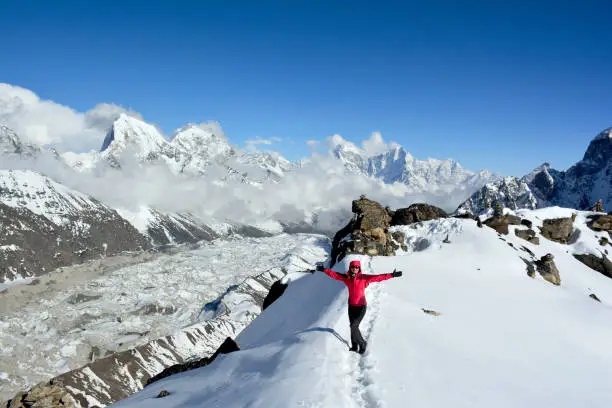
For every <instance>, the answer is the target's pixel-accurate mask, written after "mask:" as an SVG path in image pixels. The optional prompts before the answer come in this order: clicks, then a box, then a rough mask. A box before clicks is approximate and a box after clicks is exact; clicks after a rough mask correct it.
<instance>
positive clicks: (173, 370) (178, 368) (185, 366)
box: [145, 337, 240, 386]
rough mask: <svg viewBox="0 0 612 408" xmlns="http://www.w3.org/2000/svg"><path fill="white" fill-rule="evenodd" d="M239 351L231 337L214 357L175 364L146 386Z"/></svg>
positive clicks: (222, 344) (153, 378) (149, 381)
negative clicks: (220, 355)
mask: <svg viewBox="0 0 612 408" xmlns="http://www.w3.org/2000/svg"><path fill="white" fill-rule="evenodd" d="M239 350H240V347H239V346H238V344H237V343H236V342H235V341H234V340H233V339H232V338H231V337H228V338H226V339H225V341H223V343H221V345H220V346H219V348H218V349H217V351H215V353H214V354H213V355H212V356H210V357H204V358H200V359H197V360H193V361H189V362H187V363H182V364H175V365H173V366H170V367H168V368H166V369H164V371H162V372H161V373H159V374H157V375H155V376H153V377H151V378H149V380H148V381H147V383H146V385H149V384H151V383H154V382H155V381H159V380H161V379H162V378H166V377H169V376H171V375H173V374H178V373H182V372H184V371H189V370H193V369H196V368H199V367H204V366H207V365H209V364H210V363H212V362H213V361H214V360H215V359H216V358H217V356H218V355H219V354H229V353H232V352H234V351H239ZM146 385H145V386H146Z"/></svg>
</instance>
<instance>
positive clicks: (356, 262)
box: [349, 261, 361, 273]
mask: <svg viewBox="0 0 612 408" xmlns="http://www.w3.org/2000/svg"><path fill="white" fill-rule="evenodd" d="M353 266H356V267H358V268H359V272H357V273H361V262H360V261H351V263H349V272H350V271H351V267H353Z"/></svg>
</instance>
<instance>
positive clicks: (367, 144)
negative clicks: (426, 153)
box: [323, 132, 400, 156]
mask: <svg viewBox="0 0 612 408" xmlns="http://www.w3.org/2000/svg"><path fill="white" fill-rule="evenodd" d="M338 145H340V146H343V147H344V149H345V150H348V151H353V152H357V153H359V154H364V155H366V156H375V155H377V154H381V153H383V152H386V151H389V150H390V149H393V148H395V147H399V146H400V145H399V144H397V143H396V142H391V143H385V141H384V140H383V137H382V135H381V134H380V132H373V133H372V134H371V135H370V137H369V138H368V139H366V140H364V141H362V142H361V147H357V145H355V144H354V143H352V142H350V141H348V140H347V139H345V138H344V137H342V136H341V135H339V134H334V135H332V136H329V137H328V138H327V139H325V141H324V143H323V146H324V147H326V148H327V149H328V150H330V151H331V150H334V149H335V148H336V147H337V146H338Z"/></svg>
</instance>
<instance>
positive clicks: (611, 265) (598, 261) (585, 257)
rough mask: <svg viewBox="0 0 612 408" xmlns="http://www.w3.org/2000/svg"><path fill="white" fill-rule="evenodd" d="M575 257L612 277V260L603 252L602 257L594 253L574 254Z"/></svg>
mask: <svg viewBox="0 0 612 408" xmlns="http://www.w3.org/2000/svg"><path fill="white" fill-rule="evenodd" d="M574 258H576V259H577V260H579V261H580V262H582V263H583V264H585V265H586V266H588V267H589V268H591V269H593V270H595V271H597V272H599V273H601V274H603V275H605V276H607V277H608V278H612V262H611V261H610V260H609V259H608V258H607V257H606V256H605V255H604V254H601V258H600V257H598V256H595V255H593V254H574Z"/></svg>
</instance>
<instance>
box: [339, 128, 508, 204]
mask: <svg viewBox="0 0 612 408" xmlns="http://www.w3.org/2000/svg"><path fill="white" fill-rule="evenodd" d="M332 143H334V144H335V147H334V148H333V149H332V154H333V156H334V157H336V158H338V159H339V160H340V161H342V163H343V165H344V167H345V169H346V171H347V172H349V173H352V174H363V175H366V176H368V177H374V178H377V179H380V180H382V181H383V182H384V183H386V184H392V183H403V184H406V185H408V186H410V187H412V189H413V190H414V191H427V192H436V191H451V190H455V189H458V188H462V189H465V190H467V191H468V193H467V194H466V195H469V193H470V191H473V190H475V189H478V188H480V187H481V186H482V185H483V184H485V183H487V182H491V181H493V180H497V179H499V176H497V175H495V174H492V173H490V172H488V171H481V172H478V173H474V172H472V171H469V170H465V169H463V168H462V167H461V165H460V164H459V163H458V162H457V161H455V160H436V159H427V160H417V159H415V158H414V157H413V156H412V155H411V154H410V153H408V152H407V151H406V150H405V149H404V148H403V147H401V146H398V145H394V146H391V147H390V148H389V149H388V150H387V151H385V152H382V153H378V154H374V155H368V153H367V152H366V151H365V150H363V149H360V148H358V147H357V146H355V145H354V144H352V143H350V142H348V141H346V140H344V139H342V138H341V137H340V136H336V137H335V138H332Z"/></svg>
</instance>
